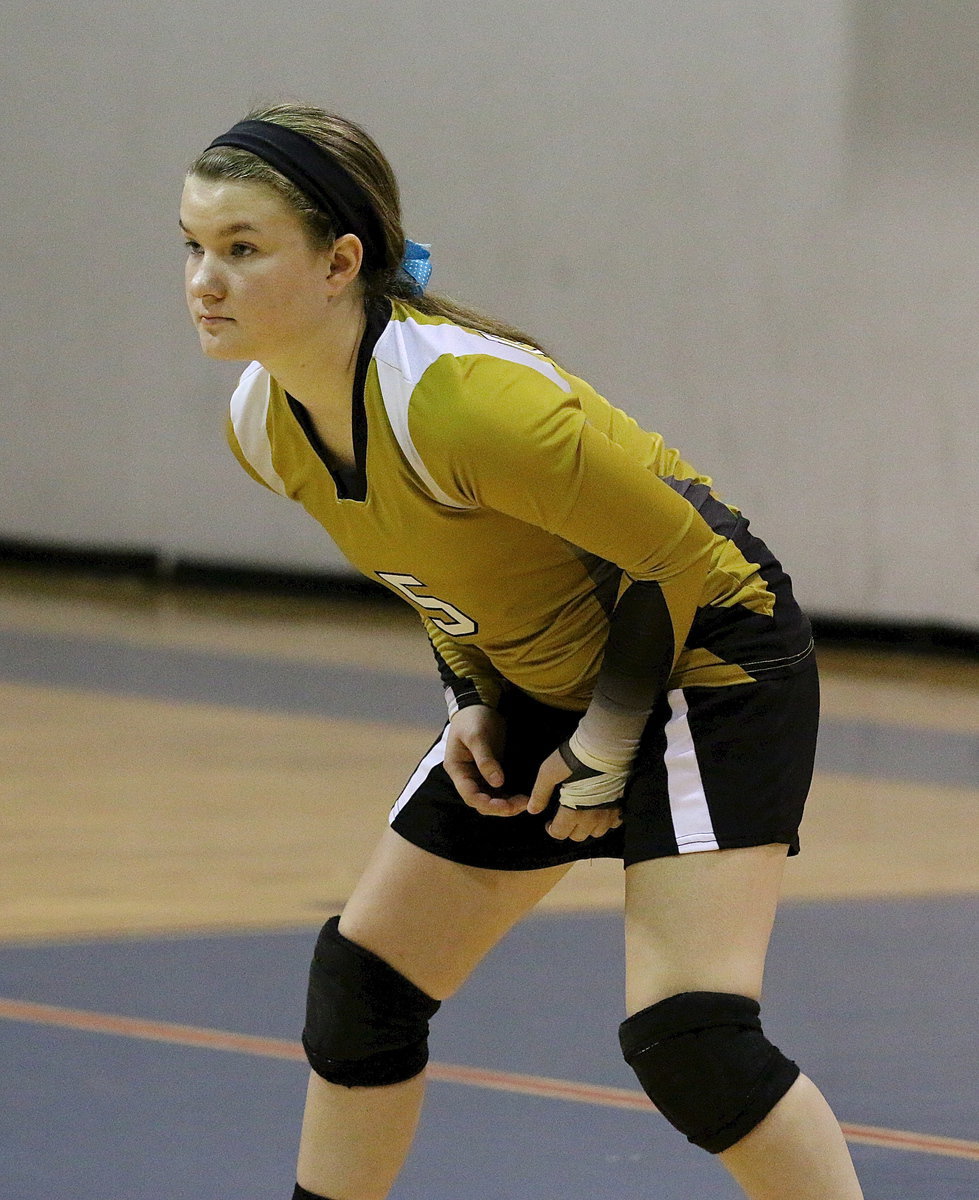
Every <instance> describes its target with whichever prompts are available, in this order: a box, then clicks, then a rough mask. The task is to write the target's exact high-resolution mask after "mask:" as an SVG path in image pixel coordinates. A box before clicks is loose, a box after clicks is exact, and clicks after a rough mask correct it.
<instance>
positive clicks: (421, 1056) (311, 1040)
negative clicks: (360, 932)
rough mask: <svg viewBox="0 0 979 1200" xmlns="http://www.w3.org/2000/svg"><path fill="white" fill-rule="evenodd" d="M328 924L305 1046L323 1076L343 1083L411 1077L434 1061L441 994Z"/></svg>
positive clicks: (312, 972) (312, 978) (313, 975)
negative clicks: (432, 1035)
mask: <svg viewBox="0 0 979 1200" xmlns="http://www.w3.org/2000/svg"><path fill="white" fill-rule="evenodd" d="M339 921H340V918H339V917H333V918H332V919H331V920H329V921H327V923H326V924H325V925H324V926H323V930H322V932H321V933H320V936H319V939H318V940H317V943H316V949H315V951H314V952H313V963H312V966H311V967H310V969H309V992H308V995H307V998H306V1028H305V1029H304V1030H303V1048H304V1049H305V1051H306V1057H307V1058H308V1059H309V1065H310V1066H311V1067H312V1068H313V1070H314V1071H315V1072H316V1074H317V1075H321V1076H322V1077H323V1078H324V1079H326V1080H328V1081H329V1082H330V1083H340V1084H343V1086H344V1087H381V1086H383V1085H384V1084H388V1083H401V1082H402V1081H403V1080H405V1079H411V1078H412V1077H413V1076H415V1075H417V1074H418V1072H419V1071H421V1070H422V1069H423V1068H424V1066H425V1064H426V1063H427V1062H428V1022H429V1019H430V1018H431V1017H433V1016H434V1015H435V1013H436V1012H437V1011H438V1009H439V1006H440V1005H439V1001H438V1000H433V999H432V998H431V996H428V995H426V994H425V993H424V992H423V991H422V990H421V988H418V987H416V986H415V985H414V984H413V983H412V982H411V981H410V980H408V979H406V978H405V977H404V976H403V975H402V974H401V972H400V971H396V970H395V969H394V967H392V966H390V965H389V964H388V963H386V962H385V961H384V960H383V959H382V958H378V956H377V955H376V954H372V953H371V951H370V950H365V949H364V947H363V946H358V945H357V944H356V942H351V941H350V940H349V939H348V938H345V937H344V936H343V934H342V933H341V932H340V930H339V928H338V925H339Z"/></svg>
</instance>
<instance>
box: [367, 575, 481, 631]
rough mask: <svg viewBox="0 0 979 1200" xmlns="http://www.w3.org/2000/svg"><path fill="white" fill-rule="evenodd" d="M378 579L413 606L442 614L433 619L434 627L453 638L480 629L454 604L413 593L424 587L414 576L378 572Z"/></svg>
mask: <svg viewBox="0 0 979 1200" xmlns="http://www.w3.org/2000/svg"><path fill="white" fill-rule="evenodd" d="M377 575H378V578H379V579H383V580H384V582H385V583H388V584H390V585H391V587H393V588H394V589H395V591H398V592H400V593H401V595H402V596H404V597H405V599H407V600H410V601H411V602H412V603H413V604H417V605H419V606H420V607H421V608H424V609H426V610H427V611H428V612H440V613H443V614H444V615H443V616H442V617H431V618H430V619H431V622H432V624H433V625H437V626H438V627H439V629H441V630H442V632H443V633H450V634H452V636H453V637H465V636H466V635H467V634H470V633H475V632H476V630H477V629H478V626H477V624H476V622H475V621H474V620H473V619H472V618H471V617H467V616H466V614H465V613H464V612H460V611H459V610H458V609H457V608H456V606H455V605H454V604H449V602H448V601H447V600H440V599H439V598H438V596H426V595H425V593H424V592H415V591H412V589H413V588H420V587H424V586H425V585H424V584H423V583H422V581H421V580H420V579H416V578H415V577H414V575H396V574H395V573H394V572H393V571H378V572H377Z"/></svg>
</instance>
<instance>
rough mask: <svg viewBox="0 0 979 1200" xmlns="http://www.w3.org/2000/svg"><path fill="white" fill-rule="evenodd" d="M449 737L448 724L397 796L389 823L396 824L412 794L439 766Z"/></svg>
mask: <svg viewBox="0 0 979 1200" xmlns="http://www.w3.org/2000/svg"><path fill="white" fill-rule="evenodd" d="M448 737H449V727H448V725H446V727H445V730H444V732H443V733H442V736H441V737H440V738H439V740H438V741H437V742H436V743H435V745H434V746H433V747H432V748H431V750H429V752H428V753H427V754H426V755H425V757H424V758H423V759H422V760H421V762H420V763H419V764H418V766H417V767H415V770H414V772H413V773H412V776H411V778H410V779H409V780H408V782H407V783H406V784H405V788H404V791H403V792H402V793H401V795H400V796H399V797H398V798H397V800H395V802H394V807H393V808H392V809H391V814H390V816H389V817H388V823H389V824H391V825H393V824H394V819H395V817H397V815H398V813H399V812H401V810H402V809H403V808H404V806H405V805H406V804H407V803H408V801H409V800H410V799H411V798H412V796H413V795H414V794H415V792H417V791H418V789H419V788H420V787H421V785H422V784H423V783H424V782H425V780H426V779H427V778H428V773H429V771H431V769H432V767H437V766H438V765H439V763H440V762H441V761H442V760H443V759H444V758H445V743H446V741H447V740H448Z"/></svg>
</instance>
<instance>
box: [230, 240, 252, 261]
mask: <svg viewBox="0 0 979 1200" xmlns="http://www.w3.org/2000/svg"><path fill="white" fill-rule="evenodd" d="M254 253H255V247H254V246H249V245H248V243H247V242H235V243H234V244H233V245H232V247H231V257H232V258H245V257H247V256H248V255H249V254H254Z"/></svg>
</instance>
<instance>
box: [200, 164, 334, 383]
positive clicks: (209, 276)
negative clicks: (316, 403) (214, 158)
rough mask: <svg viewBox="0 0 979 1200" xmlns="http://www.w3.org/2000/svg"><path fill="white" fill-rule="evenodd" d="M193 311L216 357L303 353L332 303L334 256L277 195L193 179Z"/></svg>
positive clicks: (263, 358) (265, 358) (257, 187)
mask: <svg viewBox="0 0 979 1200" xmlns="http://www.w3.org/2000/svg"><path fill="white" fill-rule="evenodd" d="M180 227H181V229H182V230H183V233H184V237H185V238H186V242H187V267H186V272H185V287H186V295H187V305H188V307H189V309H190V313H191V316H192V317H193V319H194V324H195V326H196V327H197V332H198V335H199V337H200V340H201V348H202V349H203V350H204V353H205V354H208V355H210V356H211V357H212V358H226V359H257V360H258V361H259V362H262V363H266V364H267V363H269V362H274V361H281V360H282V359H283V358H290V357H293V356H294V355H295V354H297V353H299V354H302V352H303V347H304V345H308V341H309V338H310V336H311V335H312V334H313V332H314V331H315V330H317V329H322V322H323V318H324V316H325V314H326V310H327V307H328V304H329V287H328V285H327V282H326V281H327V279H328V277H329V274H330V254H329V252H328V251H324V250H318V249H314V248H313V247H312V246H311V245H310V243H309V240H308V238H307V236H306V231H305V229H304V227H303V225H302V223H301V221H300V219H299V218H298V217H297V216H296V214H295V213H294V212H293V211H292V210H291V209H290V208H289V207H288V205H286V204H285V203H284V201H282V200H281V199H280V198H279V197H278V196H277V195H276V194H275V193H274V192H273V191H272V190H271V189H269V188H267V187H265V186H263V185H262V184H256V183H245V182H240V181H236V180H211V179H199V178H198V177H197V176H194V175H191V176H188V178H187V180H186V182H185V184H184V191H183V196H182V198H181V202H180Z"/></svg>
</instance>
